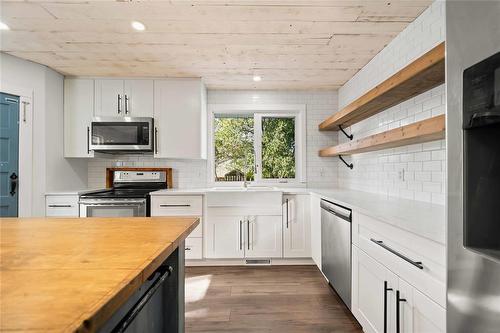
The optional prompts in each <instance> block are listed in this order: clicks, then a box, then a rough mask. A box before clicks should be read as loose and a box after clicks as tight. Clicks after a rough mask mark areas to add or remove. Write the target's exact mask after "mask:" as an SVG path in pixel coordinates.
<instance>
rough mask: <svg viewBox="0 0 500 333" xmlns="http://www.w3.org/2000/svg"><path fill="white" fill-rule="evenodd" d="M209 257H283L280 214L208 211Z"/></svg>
mask: <svg viewBox="0 0 500 333" xmlns="http://www.w3.org/2000/svg"><path fill="white" fill-rule="evenodd" d="M207 226H208V228H207V230H208V231H207V233H206V242H207V258H217V259H230V258H281V257H282V255H283V254H282V221H281V216H279V215H276V216H264V215H254V216H236V215H233V216H232V215H211V214H209V215H208V223H207Z"/></svg>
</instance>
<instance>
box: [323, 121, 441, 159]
mask: <svg viewBox="0 0 500 333" xmlns="http://www.w3.org/2000/svg"><path fill="white" fill-rule="evenodd" d="M445 127H446V125H445V116H444V115H441V116H436V117H432V118H429V119H426V120H422V121H419V122H416V123H413V124H409V125H406V126H402V127H398V128H395V129H392V130H389V131H386V132H382V133H378V134H374V135H370V136H368V137H366V138H362V139H359V140H354V141H349V142H346V143H342V144H340V145H337V146H333V147H329V148H325V149H322V150H320V151H319V156H322V157H327V156H339V155H352V154H356V153H365V152H369V151H375V150H381V149H387V148H394V147H400V146H405V145H411V144H416V143H422V142H428V141H434V140H440V139H443V138H444V135H445Z"/></svg>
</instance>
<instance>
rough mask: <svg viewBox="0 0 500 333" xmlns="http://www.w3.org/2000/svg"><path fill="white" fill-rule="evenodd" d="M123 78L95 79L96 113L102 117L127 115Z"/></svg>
mask: <svg viewBox="0 0 500 333" xmlns="http://www.w3.org/2000/svg"><path fill="white" fill-rule="evenodd" d="M123 104H124V95H123V80H114V79H96V80H95V115H96V116H101V117H117V116H125V111H124V107H123Z"/></svg>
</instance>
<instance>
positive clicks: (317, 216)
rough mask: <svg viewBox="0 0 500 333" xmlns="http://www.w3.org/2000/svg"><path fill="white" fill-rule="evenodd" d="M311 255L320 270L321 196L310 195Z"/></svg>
mask: <svg viewBox="0 0 500 333" xmlns="http://www.w3.org/2000/svg"><path fill="white" fill-rule="evenodd" d="M310 200H311V201H310V221H311V257H312V259H313V261H314V263H315V264H316V265H317V266H318V268H319V269H320V270H321V207H320V202H321V198H320V197H318V196H316V195H311V196H310Z"/></svg>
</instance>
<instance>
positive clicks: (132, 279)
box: [0, 217, 199, 332]
mask: <svg viewBox="0 0 500 333" xmlns="http://www.w3.org/2000/svg"><path fill="white" fill-rule="evenodd" d="M0 221H1V222H0V228H1V230H0V231H1V242H0V256H1V258H0V259H1V271H0V274H1V276H0V281H1V291H0V331H37V332H48V331H50V332H73V331H77V332H99V331H100V332H107V331H120V329H123V331H126V332H135V331H167V330H168V331H169V332H176V331H183V324H184V251H183V249H184V239H185V238H186V237H187V236H188V235H189V233H190V232H191V231H192V230H193V229H194V228H195V227H196V226H197V225H198V223H199V219H198V218H196V217H184V218H178V217H175V218H173V217H153V218H151V217H144V218H142V217H140V218H137V217H136V218H7V219H0ZM179 247H180V248H181V249H182V251H179V250H178V248H179ZM141 301H143V302H142V303H141ZM125 328H126V329H125Z"/></svg>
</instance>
